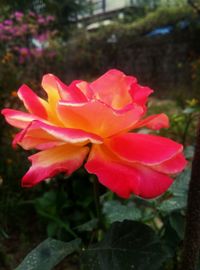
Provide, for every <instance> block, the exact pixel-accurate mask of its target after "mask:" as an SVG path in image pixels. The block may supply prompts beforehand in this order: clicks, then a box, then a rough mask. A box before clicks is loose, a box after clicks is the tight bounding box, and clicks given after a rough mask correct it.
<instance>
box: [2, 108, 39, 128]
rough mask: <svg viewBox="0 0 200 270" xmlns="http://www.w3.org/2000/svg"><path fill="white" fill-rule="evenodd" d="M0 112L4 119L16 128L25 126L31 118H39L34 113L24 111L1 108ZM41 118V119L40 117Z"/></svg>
mask: <svg viewBox="0 0 200 270" xmlns="http://www.w3.org/2000/svg"><path fill="white" fill-rule="evenodd" d="M1 113H2V114H3V115H4V117H5V119H6V121H7V122H8V123H9V124H10V125H12V126H14V127H17V128H26V127H27V126H28V125H29V123H30V122H31V121H33V120H36V119H38V120H39V119H40V118H39V117H37V116H36V115H32V114H29V113H25V112H20V111H17V110H12V109H3V110H2V111H1ZM40 120H42V119H40Z"/></svg>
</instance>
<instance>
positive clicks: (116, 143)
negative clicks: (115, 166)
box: [106, 133, 183, 165]
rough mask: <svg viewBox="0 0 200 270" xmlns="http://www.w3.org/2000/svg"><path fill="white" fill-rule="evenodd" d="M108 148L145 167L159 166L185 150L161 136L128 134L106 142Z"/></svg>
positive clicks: (121, 156) (123, 157)
mask: <svg viewBox="0 0 200 270" xmlns="http://www.w3.org/2000/svg"><path fill="white" fill-rule="evenodd" d="M106 145H107V147H108V148H109V149H110V151H112V152H113V153H115V154H116V155H117V156H119V157H120V158H122V159H125V160H127V161H129V162H139V163H141V164H144V165H158V164H160V163H162V162H164V161H167V160H169V159H171V158H173V157H174V156H176V155H177V154H178V153H180V152H181V151H182V149H183V146H182V145H181V144H179V143H176V142H174V141H172V140H170V139H168V138H164V137H161V136H155V135H149V134H138V133H127V134H122V135H119V136H115V137H113V138H111V139H109V140H107V142H106Z"/></svg>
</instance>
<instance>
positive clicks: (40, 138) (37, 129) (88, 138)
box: [13, 121, 102, 149]
mask: <svg viewBox="0 0 200 270" xmlns="http://www.w3.org/2000/svg"><path fill="white" fill-rule="evenodd" d="M66 142H67V143H73V144H87V143H90V142H91V143H96V144H99V143H102V139H101V138H100V137H99V136H97V135H94V134H91V133H86V132H84V131H82V130H79V129H69V128H60V127H56V126H52V125H48V124H45V123H43V122H41V121H33V122H31V124H30V125H29V126H28V127H27V128H26V129H25V130H23V131H22V132H21V133H20V135H19V134H17V136H16V137H15V139H14V141H13V145H14V146H15V145H16V144H17V143H18V144H19V145H21V146H22V147H23V148H24V149H32V148H37V149H44V147H45V148H47V147H48V148H49V147H53V146H55V145H60V144H62V143H66Z"/></svg>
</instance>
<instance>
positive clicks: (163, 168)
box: [152, 153, 187, 174]
mask: <svg viewBox="0 0 200 270" xmlns="http://www.w3.org/2000/svg"><path fill="white" fill-rule="evenodd" d="M186 165H187V161H186V159H185V157H184V156H183V154H182V153H179V154H178V155H176V156H175V157H173V158H171V159H169V160H167V161H165V162H163V163H161V164H159V165H156V166H152V168H153V169H154V170H156V171H159V172H162V173H167V174H176V173H179V172H181V171H182V170H183V169H184V168H185V167H186Z"/></svg>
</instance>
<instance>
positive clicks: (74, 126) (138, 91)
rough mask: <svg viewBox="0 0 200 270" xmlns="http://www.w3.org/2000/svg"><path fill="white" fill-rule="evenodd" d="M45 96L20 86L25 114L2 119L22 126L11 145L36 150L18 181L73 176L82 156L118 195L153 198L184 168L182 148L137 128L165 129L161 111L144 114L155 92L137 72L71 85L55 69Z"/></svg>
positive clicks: (88, 167)
mask: <svg viewBox="0 0 200 270" xmlns="http://www.w3.org/2000/svg"><path fill="white" fill-rule="evenodd" d="M42 87H43V89H44V90H45V91H46V93H47V95H48V100H47V101H46V100H44V99H41V98H40V97H38V96H37V95H36V94H35V93H34V92H32V90H31V89H30V88H28V86H26V85H23V86H22V87H21V88H20V89H19V91H18V96H19V98H20V99H21V100H22V102H23V103H24V106H25V108H26V109H27V111H28V112H27V113H26V112H20V111H16V110H12V109H4V110H3V111H2V114H3V115H4V116H5V118H6V120H7V122H8V123H9V124H11V125H13V126H15V127H18V128H20V129H22V130H21V131H20V132H19V133H18V134H17V135H16V136H15V138H14V141H13V145H16V144H18V145H20V146H22V147H23V148H24V149H26V150H29V149H33V148H35V149H37V150H39V152H38V153H36V154H34V155H32V156H30V157H29V160H30V161H31V162H32V166H31V167H30V169H29V171H28V172H27V173H26V174H25V176H24V177H23V179H22V185H23V186H26V187H31V186H33V185H35V184H37V183H39V182H41V181H42V180H44V179H46V178H49V177H53V176H54V175H56V174H57V173H59V172H66V173H67V174H71V173H72V172H74V171H75V170H77V169H78V168H79V167H80V166H81V165H82V164H83V163H84V162H85V165H84V166H85V168H86V170H87V171H88V172H89V173H93V174H96V175H97V177H98V179H99V181H100V182H101V184H103V185H104V186H106V187H108V188H109V189H111V190H112V191H113V192H115V193H117V194H118V195H119V196H121V197H123V198H128V197H129V196H130V194H131V193H134V194H136V195H138V196H141V197H143V198H154V197H156V196H159V195H161V194H162V193H164V192H165V191H166V190H167V189H168V188H169V186H170V185H171V184H172V183H173V178H172V177H171V175H174V174H177V173H179V172H181V171H182V170H183V169H184V167H185V166H186V160H185V158H184V156H183V154H182V151H183V146H182V145H181V144H179V143H176V142H174V141H172V140H170V139H168V138H164V137H161V136H156V135H149V134H140V133H137V130H138V129H139V128H140V127H147V128H149V129H154V130H158V129H160V128H163V127H165V128H166V127H168V126H169V123H168V118H167V116H166V115H165V114H163V113H161V114H158V115H152V116H149V117H147V118H143V117H144V115H145V112H146V101H147V98H148V96H149V95H150V94H151V93H152V92H153V91H152V90H151V89H150V88H148V87H143V86H141V85H139V84H138V83H137V80H136V78H134V77H132V76H126V75H125V74H124V73H123V72H121V71H119V70H109V71H108V72H106V73H105V74H104V75H103V76H101V77H100V78H98V79H97V80H95V81H93V82H91V83H87V82H85V81H73V82H72V83H71V84H70V85H69V86H67V85H65V84H64V83H62V82H61V81H60V80H59V79H58V78H57V77H55V76H54V75H51V74H48V75H45V76H44V77H43V80H42Z"/></svg>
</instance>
